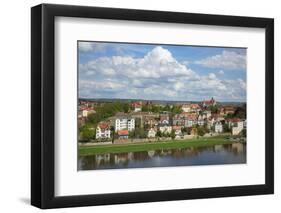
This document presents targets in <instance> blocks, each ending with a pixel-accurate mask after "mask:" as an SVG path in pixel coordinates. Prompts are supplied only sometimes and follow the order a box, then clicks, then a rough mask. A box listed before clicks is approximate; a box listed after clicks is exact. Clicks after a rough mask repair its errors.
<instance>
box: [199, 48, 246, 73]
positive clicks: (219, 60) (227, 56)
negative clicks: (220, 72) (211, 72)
mask: <svg viewBox="0 0 281 213" xmlns="http://www.w3.org/2000/svg"><path fill="white" fill-rule="evenodd" d="M195 63H196V64H199V65H202V66H204V67H208V68H221V69H225V70H245V69H246V55H244V54H239V53H237V52H234V51H226V50H224V51H223V52H222V54H219V55H215V56H210V57H207V58H205V59H203V60H198V61H195Z"/></svg>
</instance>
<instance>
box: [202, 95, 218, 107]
mask: <svg viewBox="0 0 281 213" xmlns="http://www.w3.org/2000/svg"><path fill="white" fill-rule="evenodd" d="M216 105H217V102H216V100H215V99H214V98H213V97H212V98H211V100H205V101H203V102H202V106H203V107H210V106H216Z"/></svg>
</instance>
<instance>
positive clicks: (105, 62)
mask: <svg viewBox="0 0 281 213" xmlns="http://www.w3.org/2000/svg"><path fill="white" fill-rule="evenodd" d="M246 51H247V50H246V49H245V48H222V47H201V46H183V45H161V44H128V43H106V42H86V41H79V42H78V57H79V97H80V98H132V99H151V100H155V99H157V100H180V101H200V100H203V99H208V98H210V97H214V98H216V99H217V100H219V101H246Z"/></svg>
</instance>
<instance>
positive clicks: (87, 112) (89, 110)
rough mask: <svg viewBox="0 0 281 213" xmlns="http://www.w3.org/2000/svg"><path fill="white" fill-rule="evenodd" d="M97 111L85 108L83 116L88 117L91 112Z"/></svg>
mask: <svg viewBox="0 0 281 213" xmlns="http://www.w3.org/2000/svg"><path fill="white" fill-rule="evenodd" d="M95 112H96V111H95V110H93V109H84V110H82V117H88V116H89V115H90V114H93V113H95Z"/></svg>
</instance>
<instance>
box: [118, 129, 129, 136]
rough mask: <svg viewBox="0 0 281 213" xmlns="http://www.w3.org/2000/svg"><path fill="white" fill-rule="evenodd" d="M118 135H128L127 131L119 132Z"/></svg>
mask: <svg viewBox="0 0 281 213" xmlns="http://www.w3.org/2000/svg"><path fill="white" fill-rule="evenodd" d="M118 135H129V131H128V130H126V129H125V130H119V131H118Z"/></svg>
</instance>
